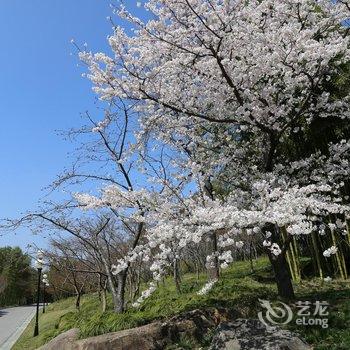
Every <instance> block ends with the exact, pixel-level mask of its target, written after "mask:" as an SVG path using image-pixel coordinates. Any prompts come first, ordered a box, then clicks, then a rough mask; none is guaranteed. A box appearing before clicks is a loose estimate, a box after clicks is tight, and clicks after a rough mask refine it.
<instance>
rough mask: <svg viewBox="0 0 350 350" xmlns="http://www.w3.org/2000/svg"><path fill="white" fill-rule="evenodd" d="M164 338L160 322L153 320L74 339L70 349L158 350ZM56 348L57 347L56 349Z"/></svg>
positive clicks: (162, 347) (164, 340)
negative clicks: (111, 331) (95, 335)
mask: <svg viewBox="0 0 350 350" xmlns="http://www.w3.org/2000/svg"><path fill="white" fill-rule="evenodd" d="M165 345H166V338H165V337H164V336H163V334H162V327H161V324H160V323H158V322H154V323H151V324H148V325H146V326H142V327H137V328H132V329H127V330H124V331H119V332H114V333H107V334H103V335H99V336H97V337H91V338H87V339H82V340H78V341H76V342H75V343H74V344H73V346H72V348H71V349H72V350H135V349H140V350H141V349H144V350H160V349H164V347H165ZM57 350H58V349H57Z"/></svg>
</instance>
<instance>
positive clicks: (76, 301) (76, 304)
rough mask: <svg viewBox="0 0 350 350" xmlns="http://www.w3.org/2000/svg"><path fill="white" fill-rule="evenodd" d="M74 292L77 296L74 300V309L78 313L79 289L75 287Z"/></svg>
mask: <svg viewBox="0 0 350 350" xmlns="http://www.w3.org/2000/svg"><path fill="white" fill-rule="evenodd" d="M75 292H76V294H77V297H76V299H75V308H76V309H77V310H78V311H80V297H81V293H80V291H79V289H78V288H77V287H75Z"/></svg>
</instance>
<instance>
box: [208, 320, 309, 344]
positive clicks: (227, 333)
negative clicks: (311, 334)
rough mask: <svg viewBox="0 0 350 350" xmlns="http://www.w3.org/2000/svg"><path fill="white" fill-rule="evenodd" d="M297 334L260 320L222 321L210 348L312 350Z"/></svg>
mask: <svg viewBox="0 0 350 350" xmlns="http://www.w3.org/2000/svg"><path fill="white" fill-rule="evenodd" d="M311 349H312V347H311V346H309V345H308V344H306V343H305V342H304V341H302V340H301V339H300V338H299V337H298V336H297V335H296V334H294V333H292V332H290V331H287V330H283V329H281V328H280V327H267V326H265V325H264V324H263V323H261V322H260V321H259V320H255V319H237V320H236V321H234V322H227V323H222V324H220V325H219V327H218V328H217V330H216V332H215V335H214V337H213V339H212V343H211V347H210V350H311Z"/></svg>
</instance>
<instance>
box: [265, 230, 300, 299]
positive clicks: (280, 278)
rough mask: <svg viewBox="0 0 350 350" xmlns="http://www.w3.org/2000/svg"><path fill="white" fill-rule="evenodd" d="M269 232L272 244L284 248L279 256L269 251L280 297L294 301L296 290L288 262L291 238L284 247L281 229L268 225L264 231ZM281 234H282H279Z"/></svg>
mask: <svg viewBox="0 0 350 350" xmlns="http://www.w3.org/2000/svg"><path fill="white" fill-rule="evenodd" d="M267 231H269V232H270V233H271V234H272V236H271V241H272V243H277V244H278V245H279V246H280V247H282V252H281V253H280V254H279V255H274V254H272V253H271V251H270V250H268V253H267V254H268V257H269V260H270V263H271V265H272V268H273V271H274V273H275V279H276V284H277V290H278V295H279V296H281V297H282V298H285V299H294V298H295V296H294V289H293V284H292V279H291V275H290V271H289V268H288V263H287V260H286V253H287V251H288V249H289V242H290V240H289V237H286V239H285V242H284V244H283V245H282V242H281V241H282V239H281V232H279V228H278V227H277V226H275V225H274V224H272V223H267V224H266V225H265V227H264V229H263V232H264V233H266V232H267ZM278 233H280V234H278Z"/></svg>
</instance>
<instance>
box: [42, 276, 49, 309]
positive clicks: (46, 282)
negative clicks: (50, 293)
mask: <svg viewBox="0 0 350 350" xmlns="http://www.w3.org/2000/svg"><path fill="white" fill-rule="evenodd" d="M42 281H43V284H44V291H43V314H44V313H45V287H48V286H49V280H48V279H47V274H46V273H44V274H43V280H42Z"/></svg>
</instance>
